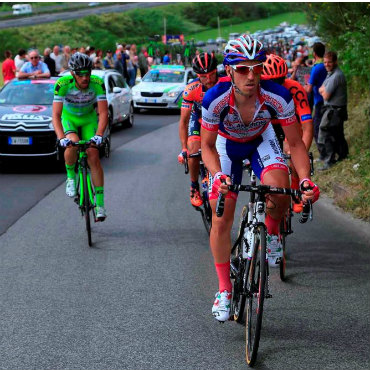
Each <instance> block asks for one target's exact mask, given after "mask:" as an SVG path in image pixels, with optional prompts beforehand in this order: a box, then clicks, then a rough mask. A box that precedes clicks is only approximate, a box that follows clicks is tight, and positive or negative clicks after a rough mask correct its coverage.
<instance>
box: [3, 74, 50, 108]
mask: <svg viewBox="0 0 370 370" xmlns="http://www.w3.org/2000/svg"><path fill="white" fill-rule="evenodd" d="M54 83H55V81H54V80H36V81H31V80H24V81H13V82H10V83H8V84H7V85H5V86H4V88H3V89H2V90H1V91H0V104H9V105H51V104H53V99H54Z"/></svg>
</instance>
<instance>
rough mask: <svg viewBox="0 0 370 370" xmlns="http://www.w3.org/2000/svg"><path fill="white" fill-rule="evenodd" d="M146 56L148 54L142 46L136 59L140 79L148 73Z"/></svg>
mask: <svg viewBox="0 0 370 370" xmlns="http://www.w3.org/2000/svg"><path fill="white" fill-rule="evenodd" d="M147 56H148V53H147V51H146V47H145V46H142V47H141V51H140V53H139V57H138V64H139V70H140V76H141V77H144V75H145V74H146V73H147V72H148V59H147Z"/></svg>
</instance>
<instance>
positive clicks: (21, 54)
mask: <svg viewBox="0 0 370 370" xmlns="http://www.w3.org/2000/svg"><path fill="white" fill-rule="evenodd" d="M26 56H27V53H26V50H24V49H19V51H18V54H17V55H16V56H15V58H14V63H15V67H16V70H17V72H16V75H17V76H18V72H19V71H20V70H21V68H22V66H23V64H24V63H26V62H27V59H26Z"/></svg>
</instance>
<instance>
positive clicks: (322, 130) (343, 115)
mask: <svg viewBox="0 0 370 370" xmlns="http://www.w3.org/2000/svg"><path fill="white" fill-rule="evenodd" d="M266 47H267V52H268V53H273V54H276V55H279V56H281V57H282V58H283V59H284V60H285V61H286V63H287V65H288V76H287V77H288V78H291V79H293V80H297V81H298V82H299V83H300V84H301V85H302V86H304V88H305V90H306V92H307V94H308V98H309V103H310V106H311V109H312V111H313V124H314V139H315V143H316V146H317V149H318V152H319V155H320V158H319V160H321V161H322V162H323V167H322V168H321V169H322V170H326V169H328V168H330V167H331V166H332V165H333V164H335V163H336V162H337V161H340V160H342V159H344V158H346V157H347V155H348V145H347V142H346V139H345V137H344V121H345V120H347V119H348V117H347V91H346V80H345V76H344V74H343V73H342V71H341V70H340V68H339V67H338V61H337V54H336V53H335V52H331V51H330V52H326V53H325V51H326V50H325V45H324V44H323V43H321V42H316V43H315V44H314V45H313V46H312V48H309V47H308V46H307V44H304V43H301V44H298V45H294V46H293V45H291V44H290V43H289V42H284V41H280V42H274V43H271V44H270V43H267V45H266ZM77 51H78V52H80V53H85V54H87V55H88V56H89V57H90V58H91V60H92V62H93V65H94V69H100V70H104V69H115V70H117V71H118V72H119V73H121V74H122V76H123V77H124V78H125V79H126V81H127V84H128V85H129V86H130V87H132V86H134V85H135V81H136V77H137V76H138V75H140V76H144V75H145V74H146V73H147V71H148V69H149V68H150V67H151V66H152V65H155V64H170V63H171V55H170V53H169V52H168V50H166V51H165V52H164V55H163V56H162V55H161V53H160V51H159V49H156V50H155V52H154V55H153V56H150V55H149V54H148V50H147V48H146V47H145V46H142V47H141V49H140V52H139V53H138V50H137V46H136V45H135V44H132V45H126V44H125V43H121V44H117V46H116V49H115V51H113V50H106V52H105V55H104V53H103V50H101V49H95V47H93V46H88V47H86V48H85V47H80V48H71V47H69V46H68V45H65V46H64V47H63V48H61V47H59V46H58V45H55V46H54V47H53V50H51V49H50V48H46V49H45V50H44V52H43V56H42V57H41V56H40V55H39V52H38V50H36V49H33V50H30V51H29V52H28V53H26V51H25V50H24V49H20V50H19V52H18V54H17V55H16V57H15V58H14V60H13V59H12V53H11V52H10V51H8V50H7V51H6V52H5V61H4V62H3V64H2V72H3V78H4V83H8V82H9V81H11V80H12V79H13V78H15V77H19V78H25V77H28V78H34V77H42V76H43V77H48V76H58V75H59V74H60V73H61V72H63V71H64V70H66V69H68V61H69V59H70V57H71V55H72V54H74V53H75V52H77ZM196 53H199V51H198V50H197V51H196ZM177 59H178V60H176V62H177V63H181V57H180V58H177Z"/></svg>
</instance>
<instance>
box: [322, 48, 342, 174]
mask: <svg viewBox="0 0 370 370" xmlns="http://www.w3.org/2000/svg"><path fill="white" fill-rule="evenodd" d="M324 66H325V69H326V71H327V72H328V74H327V76H326V78H325V80H324V82H323V84H322V86H321V87H320V89H319V93H320V94H321V95H322V97H323V99H324V107H323V116H322V119H321V123H320V129H319V137H318V142H319V143H320V144H323V145H324V146H325V152H326V157H325V159H324V165H323V167H322V168H320V170H327V169H328V168H330V167H331V166H333V164H334V163H335V162H336V161H340V160H343V159H345V158H347V156H348V144H347V141H346V139H345V137H344V121H346V120H347V119H348V114H347V82H346V78H345V76H344V74H343V72H342V71H341V69H340V68H339V67H338V60H337V54H336V53H335V52H333V51H329V52H327V53H325V55H324ZM336 155H338V158H336Z"/></svg>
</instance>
